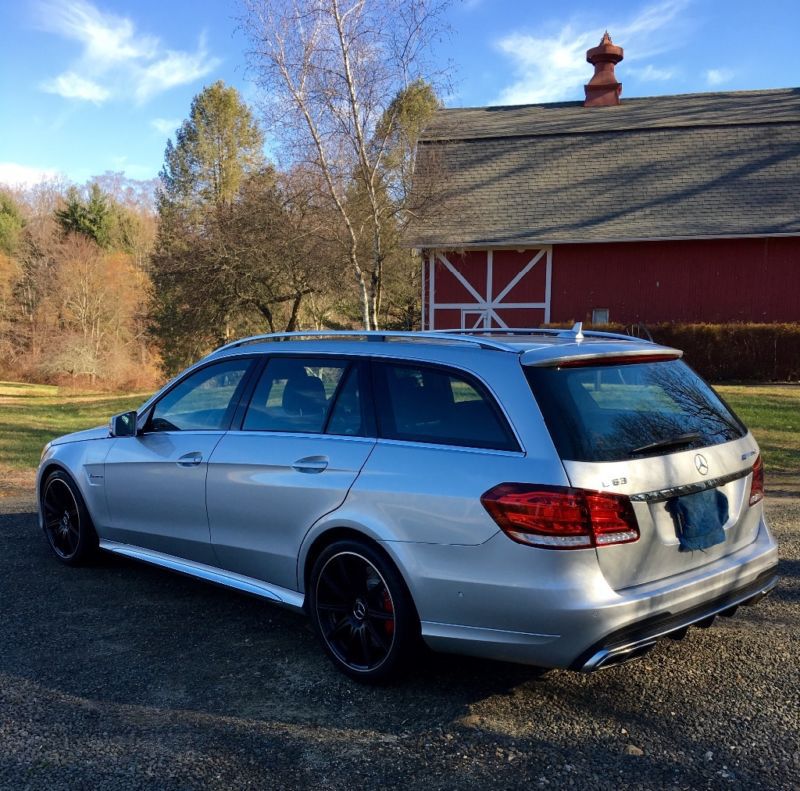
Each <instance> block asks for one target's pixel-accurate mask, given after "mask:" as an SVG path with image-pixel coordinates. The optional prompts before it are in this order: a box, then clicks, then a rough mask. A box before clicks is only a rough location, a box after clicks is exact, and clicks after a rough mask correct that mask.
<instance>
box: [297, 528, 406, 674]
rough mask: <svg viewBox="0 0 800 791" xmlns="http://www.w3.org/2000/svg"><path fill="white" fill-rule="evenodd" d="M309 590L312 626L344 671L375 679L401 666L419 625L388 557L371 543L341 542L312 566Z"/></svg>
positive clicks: (395, 670)
mask: <svg viewBox="0 0 800 791" xmlns="http://www.w3.org/2000/svg"><path fill="white" fill-rule="evenodd" d="M310 593H311V610H312V612H311V614H312V618H313V620H314V627H315V629H316V631H317V633H318V634H319V636H320V638H321V639H322V643H323V645H324V647H325V650H326V652H327V653H328V655H329V656H330V657H331V659H333V661H334V663H335V664H336V665H337V667H339V669H340V670H342V671H344V672H345V673H347V675H349V676H351V677H353V678H356V679H358V680H359V681H369V682H375V681H385V680H387V679H388V678H390V677H392V676H394V675H396V674H397V673H398V672H399V671H400V670H401V669H402V665H403V660H405V659H406V658H407V656H408V654H409V652H410V650H411V648H412V647H413V646H414V645H415V644H416V642H417V639H418V636H419V625H418V621H417V618H416V611H415V610H414V605H413V603H412V601H411V597H410V595H409V594H408V591H407V589H406V587H405V584H404V583H403V580H402V578H401V577H400V575H399V573H398V572H397V570H396V569H395V568H394V566H393V565H392V564H391V563H390V561H388V559H386V558H384V557H383V556H382V555H381V554H380V553H379V552H378V551H376V550H375V549H373V548H372V547H370V546H368V545H367V544H361V543H360V542H357V541H340V542H337V543H335V544H333V545H332V546H330V547H328V548H327V549H326V550H325V551H323V553H322V554H321V555H320V557H319V558H318V559H317V562H316V563H315V564H314V569H313V572H312V577H311V586H310Z"/></svg>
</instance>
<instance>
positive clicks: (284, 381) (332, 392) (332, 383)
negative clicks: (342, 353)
mask: <svg viewBox="0 0 800 791" xmlns="http://www.w3.org/2000/svg"><path fill="white" fill-rule="evenodd" d="M347 368H348V363H347V362H346V361H334V362H331V361H328V360H324V361H321V360H312V359H307V358H306V359H301V358H297V357H273V358H271V359H270V361H269V362H268V363H267V367H266V368H265V369H264V372H263V373H262V374H261V378H260V380H259V382H258V384H257V385H256V389H255V392H254V393H253V398H252V400H251V402H250V406H249V407H248V409H247V414H246V415H245V419H244V424H243V426H242V428H243V429H244V430H245V431H289V432H297V433H303V434H321V433H322V432H323V431H324V429H325V424H326V422H327V420H328V414H329V412H330V409H331V405H332V404H333V402H334V399H335V396H336V393H337V391H338V389H339V385H340V384H341V383H342V381H343V379H344V377H345V375H346V373H347Z"/></svg>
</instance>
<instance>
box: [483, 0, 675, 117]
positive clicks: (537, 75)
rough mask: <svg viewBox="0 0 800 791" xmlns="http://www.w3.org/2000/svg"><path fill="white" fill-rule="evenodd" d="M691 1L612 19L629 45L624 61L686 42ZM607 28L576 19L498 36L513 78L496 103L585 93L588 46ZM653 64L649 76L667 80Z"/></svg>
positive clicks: (666, 1)
mask: <svg viewBox="0 0 800 791" xmlns="http://www.w3.org/2000/svg"><path fill="white" fill-rule="evenodd" d="M689 2H690V0H662V2H657V3H653V4H651V5H648V6H645V7H644V8H642V9H641V10H640V11H639V12H638V13H637V14H636V15H635V16H634V17H633V18H632V19H629V20H627V21H625V20H622V21H618V22H614V23H612V24H609V25H608V29H609V32H610V33H611V35H612V37H613V39H614V41H615V42H618V43H619V44H620V45H621V46H622V47H624V48H625V60H626V62H629V61H634V62H635V61H636V60H643V59H645V58H651V57H653V56H654V55H657V54H660V53H661V52H666V51H668V50H669V49H671V48H672V47H674V46H677V45H678V44H680V43H682V39H683V36H682V35H680V33H681V30H682V28H685V27H686V24H687V22H686V20H685V19H683V17H682V15H681V12H682V11H683V10H684V9H685V8H686V7H687V5H689ZM603 29H604V28H603V27H596V26H593V25H589V24H588V23H586V22H578V21H573V22H571V23H569V24H565V25H562V26H561V28H560V29H559V30H558V31H557V32H556V33H554V34H553V35H550V36H535V35H532V34H529V33H521V32H515V33H510V34H509V35H507V36H505V37H503V38H502V39H500V40H499V41H498V42H497V47H498V48H499V49H500V51H501V52H503V53H504V54H505V55H507V56H508V57H509V59H510V60H511V61H512V64H513V71H514V74H515V80H514V82H512V83H511V84H510V85H508V86H507V87H505V88H504V89H503V90H502V91H501V92H500V94H499V95H498V97H497V100H496V102H497V103H498V104H525V103H529V102H530V103H536V102H553V101H558V100H561V99H567V98H578V97H579V96H581V95H582V92H581V87H582V86H583V85H584V84H586V83H587V82H588V81H589V78H590V77H591V74H592V71H591V66H589V65H588V64H587V63H586V50H587V49H589V48H590V47H594V46H596V45H597V44H598V42H599V41H600V38H601V36H602V34H603ZM652 68H653V71H652V72H651V74H650V79H668V77H656V76H654V74H655V73H657V72H658V71H659V70H657V69H656V68H655V67H652ZM642 71H643V72H646V71H647V67H645V68H644V69H643V70H642ZM620 76H621V77H623V76H624V75H623V74H621V75H620ZM670 76H671V75H670ZM623 81H624V80H623Z"/></svg>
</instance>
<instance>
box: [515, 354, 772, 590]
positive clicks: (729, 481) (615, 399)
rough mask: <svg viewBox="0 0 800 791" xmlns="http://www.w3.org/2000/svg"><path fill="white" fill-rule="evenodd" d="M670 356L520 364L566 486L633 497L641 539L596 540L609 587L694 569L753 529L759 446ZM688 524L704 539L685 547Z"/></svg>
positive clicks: (738, 544) (745, 540) (746, 538)
mask: <svg viewBox="0 0 800 791" xmlns="http://www.w3.org/2000/svg"><path fill="white" fill-rule="evenodd" d="M676 357H677V353H676V354H675V355H673V356H672V358H670V357H669V356H663V357H661V358H659V357H657V356H650V357H649V358H642V357H636V356H631V357H629V358H625V357H620V356H619V355H617V356H614V357H608V358H606V359H605V360H604V359H603V358H602V357H600V358H599V359H591V358H590V359H577V360H572V361H561V362H560V364H554V363H553V362H549V363H548V364H545V365H538V366H536V365H534V366H529V365H526V366H525V372H526V375H527V377H528V381H529V382H530V385H531V388H532V390H533V393H534V396H535V397H536V400H537V403H538V404H539V407H540V409H541V411H542V414H543V416H544V419H545V422H546V424H547V426H548V429H549V431H550V434H551V436H552V437H553V441H554V443H555V445H556V448H557V449H558V452H559V455H560V456H561V459H562V462H563V464H564V468H565V470H566V472H567V476H568V477H569V480H570V483H571V485H572V486H573V487H575V488H580V489H588V490H594V491H608V492H615V493H619V494H623V495H627V496H628V497H630V499H631V502H632V505H633V509H634V513H635V515H636V520H637V522H638V527H639V531H640V538H639V540H638V541H633V542H630V543H625V544H612V545H609V546H599V547H597V549H596V552H597V558H598V562H599V564H600V567H601V569H602V571H603V574H604V576H605V577H606V579H607V580H608V582H609V584H610V585H611V586H612V587H613V588H614V589H616V590H621V589H624V588H628V587H631V586H635V585H641V584H644V583H649V582H654V581H657V580H660V579H665V578H668V577H671V576H673V575H676V574H682V573H685V572H687V571H691V570H693V569H697V568H700V567H702V566H704V565H706V564H708V563H712V562H714V561H715V560H718V559H719V558H722V557H724V556H725V555H728V554H730V553H733V552H736V551H737V550H739V549H741V548H742V547H744V546H747V545H748V544H750V543H752V541H754V540H755V538H756V534H757V532H758V525H759V518H760V506H758V507H751V505H750V497H751V483H752V479H753V468H754V464H755V463H756V461H757V459H758V446H757V445H756V442H755V440H754V439H753V437H752V435H750V433H749V432H748V431H747V429H746V428H745V427H744V426H743V425H742V423H741V422H740V421H739V420H738V418H737V417H736V416H735V415H734V414H733V412H732V411H731V410H730V408H729V407H728V406H727V405H726V404H725V403H724V402H723V401H722V400H721V399H720V398H719V396H718V395H717V394H716V393H715V392H714V391H713V390H712V389H711V388H710V387H709V386H708V385H707V384H706V383H705V382H704V381H703V380H702V379H701V378H700V377H699V376H698V375H697V374H695V373H694V372H693V371H692V370H691V369H690V368H689V367H688V366H687V365H686V364H685V363H683V362H682V361H681V360H679V359H676ZM759 463H760V461H759ZM754 499H755V498H754ZM700 501H702V502H700ZM687 514H688V516H687ZM689 523H691V524H689ZM695 524H702V531H705V533H704V537H703V538H702V539H701V540H700V543H701V544H702V543H709V542H713V543H711V545H709V546H703V547H702V548H700V549H698V548H689V547H690V546H691V545H692V543H693V542H692V540H691V531H692V530H693V529H694V525H695ZM687 525H688V527H687ZM720 528H721V529H720ZM709 529H710V530H711V532H712V533H713V535H711V534H710V533H709ZM687 545H689V547H687Z"/></svg>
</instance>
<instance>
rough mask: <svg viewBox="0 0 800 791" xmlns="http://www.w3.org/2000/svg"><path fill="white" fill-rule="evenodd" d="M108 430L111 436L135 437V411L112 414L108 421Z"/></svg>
mask: <svg viewBox="0 0 800 791" xmlns="http://www.w3.org/2000/svg"><path fill="white" fill-rule="evenodd" d="M108 430H109V433H110V434H111V436H112V437H135V436H136V412H123V413H122V414H120V415H114V417H112V418H111V420H110V421H109V425H108Z"/></svg>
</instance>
